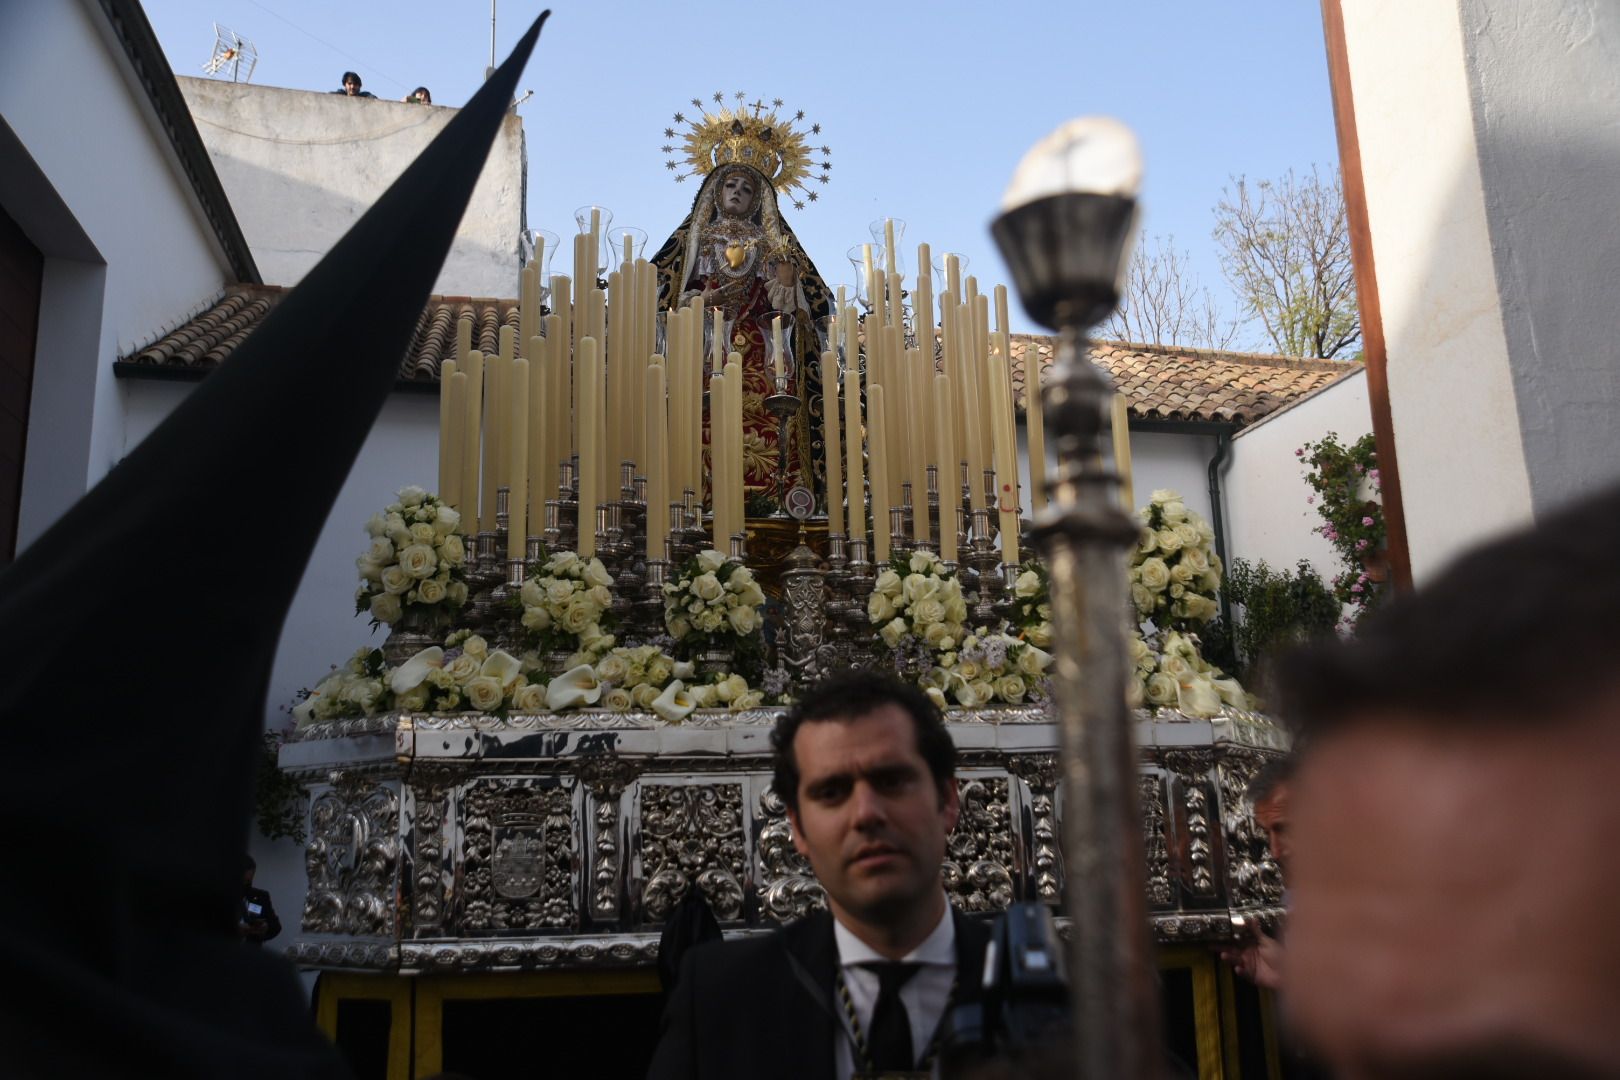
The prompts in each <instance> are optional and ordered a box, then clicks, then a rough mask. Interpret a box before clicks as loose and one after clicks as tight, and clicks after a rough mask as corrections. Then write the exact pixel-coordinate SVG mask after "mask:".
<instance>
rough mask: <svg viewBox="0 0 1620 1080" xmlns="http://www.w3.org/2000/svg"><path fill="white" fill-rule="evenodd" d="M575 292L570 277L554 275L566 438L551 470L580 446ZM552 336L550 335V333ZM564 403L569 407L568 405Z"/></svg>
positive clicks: (559, 380)
mask: <svg viewBox="0 0 1620 1080" xmlns="http://www.w3.org/2000/svg"><path fill="white" fill-rule="evenodd" d="M572 292H573V282H572V281H571V280H570V279H569V278H568V276H567V275H565V274H553V275H552V276H551V302H552V305H553V307H554V308H555V310H554V311H553V313H552V314H553V315H555V316H556V319H557V324H556V331H555V333H556V335H557V341H556V344H555V345H554V346H553V347H554V348H555V349H556V350H557V365H558V369H559V370H558V373H557V374H556V376H555V377H556V379H557V387H558V389H560V390H561V392H562V399H561V400H560V401H558V402H557V405H558V408H559V410H560V415H561V417H562V420H563V426H562V427H560V428H558V429H557V430H558V431H560V432H562V433H563V437H562V438H560V439H559V440H558V442H557V447H558V449H560V450H561V451H562V453H561V454H560V455H559V456H558V458H557V460H556V461H553V462H551V463H550V466H549V467H550V468H552V469H555V468H556V467H557V466H558V465H559V464H561V463H562V460H563V459H564V458H567V457H570V456H572V455H573V453H574V447H575V446H577V445H578V444H577V443H576V442H575V439H576V435H575V432H574V421H573V417H574V411H573V409H572V408H571V406H572V404H573V401H574V305H573V300H572V299H571V294H572ZM551 332H552V331H549V330H548V331H547V333H551ZM564 402H567V403H568V404H567V405H564Z"/></svg>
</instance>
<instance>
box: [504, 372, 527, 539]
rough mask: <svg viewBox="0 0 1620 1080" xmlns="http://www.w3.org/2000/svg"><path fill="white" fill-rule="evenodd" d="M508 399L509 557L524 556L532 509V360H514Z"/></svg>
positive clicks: (507, 515)
mask: <svg viewBox="0 0 1620 1080" xmlns="http://www.w3.org/2000/svg"><path fill="white" fill-rule="evenodd" d="M507 382H508V387H507V389H508V394H507V400H508V401H509V403H510V405H509V408H510V409H511V417H512V419H511V424H512V427H511V431H510V433H509V434H510V438H509V439H508V440H507V444H508V446H509V447H510V448H511V449H510V453H509V455H508V464H507V474H508V476H507V484H508V485H509V486H510V491H509V493H508V494H507V498H506V522H507V524H506V528H507V532H506V557H507V558H508V559H521V558H523V555H524V550H523V549H524V541H525V540H526V539H527V538H528V535H529V533H528V517H527V514H528V509H529V505H528V504H529V362H528V361H527V360H525V359H523V358H522V357H518V358H516V359H514V360H513V361H512V368H511V370H510V371H509V372H508V374H507Z"/></svg>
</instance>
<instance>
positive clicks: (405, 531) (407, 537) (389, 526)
mask: <svg viewBox="0 0 1620 1080" xmlns="http://www.w3.org/2000/svg"><path fill="white" fill-rule="evenodd" d="M383 521H384V523H385V525H384V535H386V536H387V537H388V539H390V540H392V541H393V542H394V543H395V544H396V545H403V544H408V543H410V542H411V530H410V527H409V526H408V525H406V524H405V519H404V518H402V517H400V516H399V515H398V514H389V515H388V516H387V517H386V518H384V519H383Z"/></svg>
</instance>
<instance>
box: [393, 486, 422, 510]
mask: <svg viewBox="0 0 1620 1080" xmlns="http://www.w3.org/2000/svg"><path fill="white" fill-rule="evenodd" d="M426 498H427V491H426V489H424V488H420V487H417V486H416V485H415V484H409V485H407V486H405V487H402V488H400V489H399V505H401V506H406V507H410V506H421V505H422V500H424V499H426Z"/></svg>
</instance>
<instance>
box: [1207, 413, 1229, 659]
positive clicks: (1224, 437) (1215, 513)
mask: <svg viewBox="0 0 1620 1080" xmlns="http://www.w3.org/2000/svg"><path fill="white" fill-rule="evenodd" d="M1231 449H1232V434H1231V432H1230V431H1217V432H1216V433H1215V456H1214V457H1212V458H1210V459H1209V514H1210V518H1211V521H1210V525H1211V527H1212V528H1214V530H1215V554H1216V555H1217V556H1218V557H1219V558H1220V560H1221V567H1222V569H1223V572H1224V569H1225V567H1226V515H1224V514H1223V513H1221V466H1222V465H1223V464H1224V463H1225V462H1226V454H1227V451H1229V450H1231ZM1221 625H1222V626H1225V627H1226V629H1227V632H1228V633H1231V630H1232V604H1231V601H1229V600H1228V599H1227V598H1226V590H1225V589H1222V590H1221Z"/></svg>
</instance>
